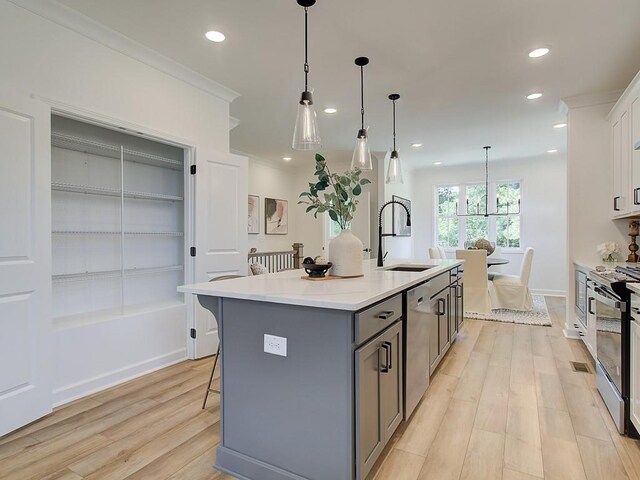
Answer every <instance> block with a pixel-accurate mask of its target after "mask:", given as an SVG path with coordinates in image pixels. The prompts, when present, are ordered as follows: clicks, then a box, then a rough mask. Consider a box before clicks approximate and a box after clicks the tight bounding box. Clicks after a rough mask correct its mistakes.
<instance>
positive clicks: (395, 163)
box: [386, 93, 404, 183]
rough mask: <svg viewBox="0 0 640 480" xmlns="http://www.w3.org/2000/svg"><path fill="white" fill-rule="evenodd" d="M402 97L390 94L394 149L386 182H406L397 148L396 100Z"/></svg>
mask: <svg viewBox="0 0 640 480" xmlns="http://www.w3.org/2000/svg"><path fill="white" fill-rule="evenodd" d="M399 98H400V95H398V94H397V93H392V94H391V95H389V100H391V101H392V102H393V150H392V151H391V157H390V158H389V167H388V168H387V180H386V183H404V182H403V180H402V165H400V156H399V155H398V150H396V100H398V99H399Z"/></svg>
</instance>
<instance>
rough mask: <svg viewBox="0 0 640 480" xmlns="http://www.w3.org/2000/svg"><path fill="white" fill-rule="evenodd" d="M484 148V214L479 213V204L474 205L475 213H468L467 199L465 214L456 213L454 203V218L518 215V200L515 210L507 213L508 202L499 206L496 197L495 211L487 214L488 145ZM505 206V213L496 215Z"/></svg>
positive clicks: (498, 200)
mask: <svg viewBox="0 0 640 480" xmlns="http://www.w3.org/2000/svg"><path fill="white" fill-rule="evenodd" d="M482 148H484V151H485V156H484V195H483V196H482V198H484V213H481V212H480V203H478V204H476V213H468V212H469V199H467V208H466V210H465V212H466V213H459V212H458V203H457V202H456V216H458V217H490V216H491V217H494V216H495V217H501V216H506V215H517V214H519V213H520V199H518V206H517V210H514V211H509V207H510V206H511V203H510V202H507V203H506V204H505V205H500V199H499V198H498V196H497V195H496V211H495V212H492V213H489V149H490V148H491V146H490V145H487V146H486V147H482ZM503 206H506V208H507V211H506V212H503V213H498V210H500V207H503Z"/></svg>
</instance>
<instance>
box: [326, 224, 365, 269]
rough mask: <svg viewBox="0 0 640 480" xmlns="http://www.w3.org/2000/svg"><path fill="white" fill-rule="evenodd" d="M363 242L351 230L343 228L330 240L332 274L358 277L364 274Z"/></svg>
mask: <svg viewBox="0 0 640 480" xmlns="http://www.w3.org/2000/svg"><path fill="white" fill-rule="evenodd" d="M362 248H363V245H362V242H361V241H360V239H359V238H358V237H356V236H355V235H354V234H353V233H352V232H351V230H342V232H341V233H340V235H338V236H337V237H335V238H334V239H333V240H331V241H330V242H329V261H330V262H331V263H332V264H333V266H332V267H331V272H330V274H331V275H334V276H336V277H357V276H360V275H362V273H363V271H362Z"/></svg>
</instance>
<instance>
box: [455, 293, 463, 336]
mask: <svg viewBox="0 0 640 480" xmlns="http://www.w3.org/2000/svg"><path fill="white" fill-rule="evenodd" d="M463 290H464V286H463V284H462V282H458V289H457V294H456V295H457V296H456V306H457V310H456V317H457V322H458V331H460V330H461V329H462V324H463V323H464V295H463V294H464V292H463Z"/></svg>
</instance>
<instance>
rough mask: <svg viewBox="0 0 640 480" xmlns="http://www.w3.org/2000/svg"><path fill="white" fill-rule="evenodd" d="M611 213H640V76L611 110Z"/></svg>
mask: <svg viewBox="0 0 640 480" xmlns="http://www.w3.org/2000/svg"><path fill="white" fill-rule="evenodd" d="M609 121H610V122H611V162H612V164H611V171H612V175H613V178H612V195H611V196H612V198H611V207H610V208H611V216H612V217H613V218H625V217H636V216H640V152H639V151H634V149H633V148H634V144H635V143H636V142H638V141H639V140H640V75H639V76H637V77H636V79H635V80H634V81H633V82H632V83H631V85H629V87H628V88H627V90H626V91H625V92H624V93H623V94H622V96H621V97H620V100H619V101H618V103H616V105H615V106H614V107H613V109H612V110H611V114H610V115H609Z"/></svg>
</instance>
